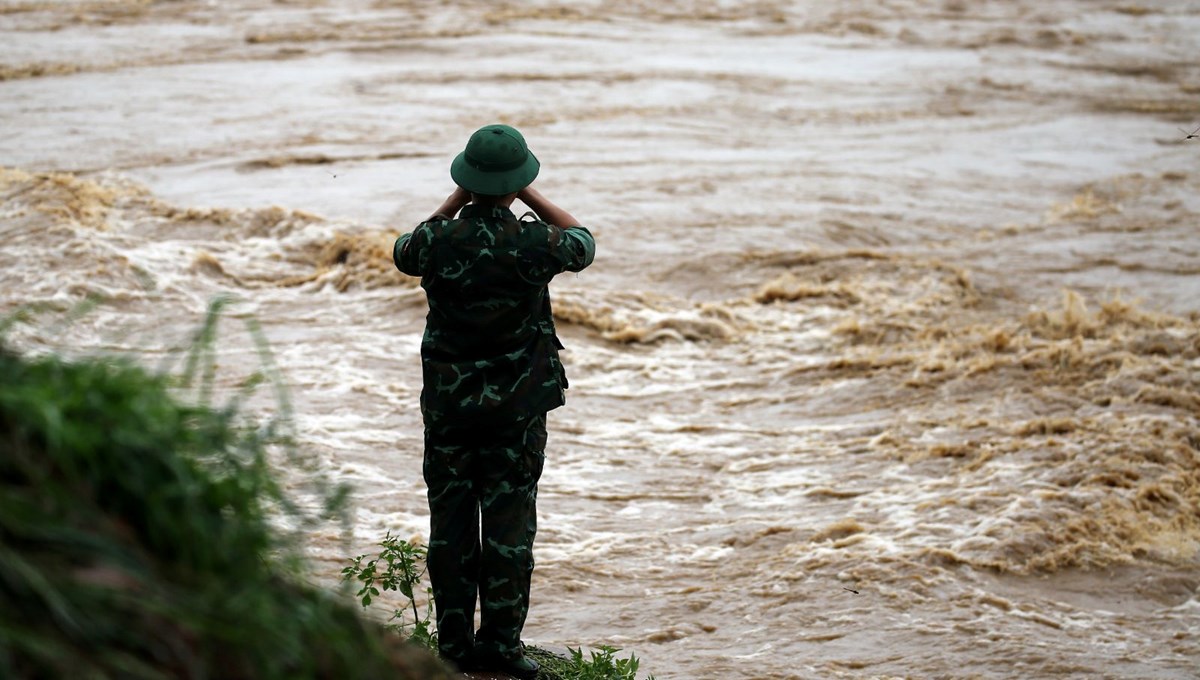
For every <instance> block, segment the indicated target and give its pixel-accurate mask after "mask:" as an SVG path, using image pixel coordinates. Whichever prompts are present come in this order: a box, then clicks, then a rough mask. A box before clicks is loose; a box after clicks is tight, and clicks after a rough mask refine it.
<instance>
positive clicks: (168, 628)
mask: <svg viewBox="0 0 1200 680" xmlns="http://www.w3.org/2000/svg"><path fill="white" fill-rule="evenodd" d="M224 304H225V303H224V302H221V303H220V304H214V307H213V309H212V310H210V314H209V316H208V318H207V319H206V321H205V327H206V328H210V329H212V330H211V331H205V330H203V329H202V331H201V332H200V333H199V334H198V335H197V338H198V342H195V343H193V345H192V346H191V347H190V348H188V352H189V353H190V354H195V353H197V352H201V353H202V352H205V351H208V350H205V349H204V347H205V346H208V347H209V348H210V349H211V348H212V346H213V343H215V338H216V334H215V328H216V318H217V316H218V315H219V314H220V312H221V309H222V307H223V306H224ZM14 318H15V317H10V318H8V319H3V320H0V333H2V332H3V329H4V328H7V327H8V326H11V325H12V324H13V323H15V322H14V321H13V319H14ZM248 328H251V331H252V332H253V328H252V327H251V325H250V324H248ZM260 349H261V348H260ZM214 366H215V353H209V354H207V355H205V354H201V355H200V358H199V359H197V360H196V361H195V362H189V363H188V370H186V371H185V372H184V375H183V377H182V378H172V377H169V376H168V375H166V374H152V373H148V372H146V371H145V370H143V369H141V368H140V367H138V366H136V365H134V364H133V363H131V362H129V361H121V360H108V359H86V360H79V361H67V360H64V359H62V358H59V357H56V356H44V357H40V358H26V357H21V356H19V355H17V354H16V353H14V352H12V351H10V350H8V349H5V348H4V346H3V344H2V343H0V677H3V678H89V679H97V680H103V679H107V678H146V679H150V678H180V677H188V678H205V677H207V678H223V679H229V680H240V679H246V680H249V679H250V678H255V679H266V680H269V679H276V678H278V679H280V680H282V679H284V678H287V679H292V678H338V679H342V678H375V677H391V678H449V677H450V676H449V675H448V673H447V672H446V671H445V670H444V669H443V668H441V667H440V666H439V665H438V664H437V663H436V662H435V661H434V660H433V659H432V658H430V657H428V655H424V654H414V653H413V651H412V650H411V649H409V648H408V647H406V646H401V645H399V644H398V642H397V641H395V639H394V637H393V636H388V635H385V634H383V633H382V631H381V630H380V629H378V628H377V627H374V626H372V625H370V624H367V623H365V622H364V621H363V620H362V619H361V618H360V617H359V616H357V615H356V613H355V612H354V611H353V610H352V609H350V608H349V607H346V606H344V605H343V604H341V603H340V602H339V601H337V599H336V598H334V597H332V596H331V595H329V594H326V593H324V592H322V591H320V590H318V589H316V588H312V587H310V586H307V585H305V584H304V583H303V582H301V581H299V580H297V579H295V578H294V577H293V576H291V575H295V574H303V573H304V571H303V563H302V560H301V559H300V556H299V551H298V550H297V543H296V540H295V538H296V536H297V535H298V532H299V531H301V530H302V529H303V528H304V527H306V526H309V525H311V524H312V523H314V522H318V521H324V519H325V518H328V517H335V516H337V515H338V513H339V511H340V508H342V507H344V502H345V499H346V492H345V489H343V488H340V487H337V486H336V485H333V484H330V483H328V482H327V481H323V480H317V481H315V482H313V483H312V484H310V485H309V486H310V487H311V489H312V490H313V493H315V494H317V495H318V500H319V501H320V502H318V503H316V504H315V505H316V507H319V508H320V510H319V511H318V512H316V513H311V512H305V511H302V510H301V509H300V507H301V506H300V505H299V504H298V503H296V502H295V501H294V500H293V499H292V498H289V496H288V494H287V493H285V490H284V488H283V487H282V485H281V484H279V482H278V481H277V480H276V478H275V477H274V475H273V473H272V461H273V460H280V459H281V460H283V461H284V462H285V463H286V464H288V465H289V466H293V465H294V466H295V467H293V470H294V472H295V473H296V474H301V475H303V473H304V472H305V470H308V469H310V467H305V466H309V465H310V462H309V461H307V460H306V459H305V458H304V457H303V456H301V455H300V454H299V453H298V452H295V451H294V450H293V449H294V444H293V443H292V437H291V426H290V421H289V418H288V416H289V415H290V413H289V412H287V409H286V404H283V405H282V406H283V407H284V408H281V411H282V412H283V413H282V416H281V417H277V418H274V419H272V420H269V421H268V422H266V423H257V422H254V421H251V420H248V419H246V418H245V417H243V416H241V415H239V410H238V406H239V404H240V402H241V401H242V400H243V399H244V398H245V397H246V396H248V395H249V393H250V392H249V390H251V389H252V387H243V389H242V390H241V391H239V393H238V394H237V395H235V397H234V398H232V399H231V400H230V401H229V402H227V403H226V404H224V405H223V406H219V407H214V406H212V402H213V400H214V396H215V394H216V390H214V388H213V386H214V385H215V379H216V374H215V368H213V367H214ZM273 372H274V369H273V367H272V365H271V364H270V363H269V362H266V363H264V370H262V371H261V375H262V376H264V378H263V379H262V380H255V381H247V382H259V383H260V382H263V381H271V382H273V384H276V385H277V386H278V385H280V384H281V383H280V382H279V381H278V379H277V376H273ZM188 388H195V389H198V391H199V395H198V396H199V402H200V403H198V404H195V405H190V404H188V403H184V402H182V401H181V400H180V399H179V398H178V393H179V390H180V389H188ZM276 454H278V455H276ZM289 486H290V485H289ZM305 505H306V506H311V505H313V503H311V502H306V504H305ZM284 524H286V525H287V526H289V527H292V530H291V531H289V532H285V531H281V530H280V529H279V526H280V525H284Z"/></svg>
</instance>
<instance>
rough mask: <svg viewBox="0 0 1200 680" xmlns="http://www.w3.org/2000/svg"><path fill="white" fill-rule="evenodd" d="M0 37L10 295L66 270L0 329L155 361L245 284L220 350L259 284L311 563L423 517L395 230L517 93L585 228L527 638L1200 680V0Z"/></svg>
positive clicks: (546, 165)
mask: <svg viewBox="0 0 1200 680" xmlns="http://www.w3.org/2000/svg"><path fill="white" fill-rule="evenodd" d="M0 36H2V41H3V46H2V47H0V243H2V245H0V282H3V284H4V285H3V287H2V289H0V312H2V313H10V312H12V311H15V310H17V309H18V308H21V307H22V306H25V305H34V306H36V307H38V308H40V309H43V310H49V312H48V313H47V312H44V313H43V315H42V316H41V317H39V318H43V319H47V321H45V322H41V323H32V324H28V325H23V326H19V327H16V328H14V329H13V330H11V331H10V333H9V337H10V340H11V342H13V343H14V344H16V345H18V346H21V347H24V348H28V349H30V350H35V351H40V350H59V351H65V352H69V353H95V352H104V353H118V354H123V355H131V356H134V357H135V358H137V360H139V361H144V362H145V363H146V364H147V365H149V366H155V365H157V364H158V363H159V362H161V360H162V358H163V357H164V356H166V355H167V354H168V353H169V350H170V348H173V347H176V346H178V345H179V344H180V343H181V342H184V341H186V339H187V337H188V334H189V333H190V332H191V331H192V329H194V328H195V326H196V324H197V323H198V322H199V319H200V318H201V317H202V315H203V313H204V310H205V308H206V306H207V305H208V304H209V302H210V301H211V300H212V299H214V298H215V297H216V296H218V295H221V294H227V293H231V294H233V295H235V296H236V297H237V299H238V300H239V301H238V302H237V303H236V304H234V305H233V307H232V308H231V309H232V317H231V318H229V319H227V320H226V323H224V324H223V326H222V328H223V330H222V333H223V335H222V341H221V345H220V353H219V360H220V363H221V366H220V368H221V371H222V372H221V375H222V376H223V377H222V378H221V380H223V381H225V383H224V384H226V385H228V386H229V387H231V388H233V387H236V384H237V381H238V380H239V379H240V378H239V376H241V377H244V376H245V375H247V374H248V373H250V372H253V371H254V370H256V367H257V366H259V365H260V362H261V360H262V359H261V357H260V355H259V354H258V351H257V349H256V346H255V343H254V340H253V336H252V335H251V334H250V333H247V332H245V330H244V326H243V325H242V324H241V321H239V319H241V318H252V319H255V320H257V322H258V323H259V324H260V325H261V327H262V329H263V333H264V336H265V337H266V339H267V340H268V342H269V343H270V346H271V349H272V352H273V357H274V362H275V364H276V365H277V366H278V368H279V370H280V372H281V374H282V375H283V377H284V380H285V382H286V383H287V385H288V387H289V393H290V395H291V401H292V403H293V406H294V409H295V412H296V419H297V424H298V428H299V434H300V441H301V446H302V447H303V448H304V450H306V451H308V452H310V453H311V455H313V456H314V457H315V458H316V459H317V460H318V461H319V462H320V464H321V466H322V468H323V469H324V470H326V471H327V473H328V474H329V475H331V476H333V477H334V478H336V479H337V480H339V481H344V482H349V483H350V484H352V485H353V487H354V488H355V495H354V498H355V506H354V514H353V522H352V526H351V527H350V534H349V535H348V536H346V535H343V534H342V533H341V532H340V531H339V529H338V528H337V527H328V528H323V529H320V530H316V531H314V532H313V533H312V535H311V536H310V537H309V540H308V543H309V551H310V553H311V555H312V557H313V561H314V565H315V568H316V571H317V578H319V579H322V580H323V582H325V583H328V584H329V585H331V586H332V585H333V584H334V583H336V581H337V575H338V571H339V570H340V568H341V567H342V566H344V564H345V558H346V557H347V556H348V555H351V554H359V553H362V552H366V551H367V550H369V549H370V547H371V545H372V544H373V543H375V542H376V541H377V540H379V539H380V538H382V537H383V535H384V533H385V532H387V531H391V532H392V533H393V534H398V535H400V536H403V537H405V538H408V537H412V538H416V539H422V538H423V537H424V536H425V535H426V532H427V522H428V516H427V510H426V507H425V498H424V486H423V483H422V482H421V476H420V470H421V425H420V414H419V412H418V408H417V397H418V394H419V392H420V371H419V361H418V356H417V352H418V347H419V342H420V334H421V331H422V328H423V323H424V313H425V306H424V296H423V293H422V291H421V289H420V288H419V287H418V286H417V282H416V281H414V280H412V279H409V278H408V277H405V276H404V275H401V274H399V273H398V272H396V271H395V269H394V268H393V267H392V265H391V261H390V252H391V251H390V249H391V243H392V241H393V240H394V238H395V237H396V235H397V234H399V233H401V232H403V231H406V230H408V229H411V227H412V226H413V225H415V224H416V223H417V222H418V221H420V220H421V219H423V218H424V217H425V216H426V215H428V214H429V213H430V212H431V211H432V210H433V209H434V208H436V207H437V205H438V204H439V203H440V202H441V200H442V198H444V197H445V195H446V194H448V193H449V192H450V190H451V189H452V188H453V187H452V185H451V184H450V179H449V175H448V169H449V162H450V159H451V158H452V157H453V156H454V155H455V154H456V153H458V151H460V150H461V147H462V145H463V144H464V143H465V141H466V138H467V136H468V135H469V134H470V132H471V131H473V130H474V129H476V128H477V127H480V126H482V125H485V124H488V123H492V122H504V123H508V124H511V125H515V126H517V127H519V128H520V129H521V130H522V131H523V132H524V133H525V135H526V137H527V139H528V140H529V143H530V146H531V148H532V149H533V150H534V152H535V153H536V154H537V155H538V157H539V158H540V159H541V160H542V168H543V169H542V174H541V176H540V177H539V179H538V181H537V186H538V187H539V188H540V190H541V191H542V193H543V194H545V195H546V196H548V197H549V198H551V199H552V200H554V201H556V202H557V203H559V204H560V205H562V206H563V207H564V208H566V209H567V210H569V211H570V212H572V213H573V214H574V215H575V216H576V217H578V218H580V219H581V220H582V221H583V222H584V224H585V225H587V226H589V227H590V228H591V229H592V231H593V233H594V234H595V235H596V240H597V258H596V261H595V264H594V265H593V266H592V267H590V268H589V269H587V270H585V271H584V272H582V273H580V274H579V275H574V274H566V275H563V276H561V277H560V278H559V279H558V280H556V281H555V282H554V283H553V284H552V287H551V289H552V295H553V297H554V303H555V316H556V319H557V323H558V326H559V334H560V336H561V337H562V339H563V341H564V343H565V344H566V345H567V351H566V352H564V361H565V363H566V365H567V371H568V375H569V377H570V380H571V389H570V390H569V392H568V404H567V406H566V407H565V408H563V409H560V410H557V411H555V412H553V413H552V414H551V415H550V419H549V429H550V445H549V448H548V451H547V465H546V471H545V475H544V477H543V482H542V485H541V488H540V492H539V509H540V522H539V536H538V543H537V546H536V559H537V565H538V566H537V570H536V572H535V575H534V586H533V589H534V595H533V606H532V609H531V612H530V618H529V624H528V626H527V628H526V638H527V641H530V642H534V643H540V644H545V645H551V646H558V647H562V646H568V645H569V646H572V647H574V646H577V645H583V646H597V645H601V644H611V645H614V646H617V647H621V648H623V649H624V650H625V652H626V653H628V652H632V653H635V654H637V655H638V657H639V658H641V659H642V668H643V671H648V672H652V673H654V675H655V676H656V677H658V678H659V679H660V680H662V679H669V678H680V679H692V678H722V679H724V678H747V679H748V678H893V677H894V678H971V677H979V678H1032V677H1038V678H1076V677H1078V678H1094V677H1127V678H1190V677H1195V674H1196V672H1197V671H1196V668H1197V667H1200V642H1198V639H1200V600H1198V599H1197V588H1198V587H1200V563H1198V554H1200V553H1198V550H1200V305H1198V303H1197V301H1198V300H1200V277H1198V275H1200V230H1198V224H1200V222H1198V220H1197V217H1198V216H1200V139H1187V135H1188V133H1189V132H1190V131H1191V130H1193V129H1194V128H1196V127H1197V126H1200V60H1198V59H1197V54H1198V53H1200V38H1198V37H1197V36H1200V6H1198V5H1196V4H1195V3H1187V2H1166V1H1162V2H1145V3H1121V2H1090V1H1084V0H1053V1H1049V2H1034V1H1033V0H1013V1H1012V2H966V1H962V0H944V1H929V2H926V1H923V0H896V1H894V2H893V1H889V2H867V1H865V0H862V1H859V0H848V1H846V2H837V3H822V2H799V1H797V2H783V1H779V0H763V1H761V2H732V1H730V2H720V1H717V0H683V1H680V2H666V3H651V2H644V1H641V0H617V1H614V2H554V1H550V0H546V1H535V2H483V1H482V0H479V1H468V2H447V3H433V2H418V1H409V2H401V1H389V0H375V1H369V0H353V1H352V0H296V1H288V2H285V1H282V0H280V1H276V2H269V1H267V0H229V1H222V2H201V1H197V0H177V1H171V2H167V1H163V2H150V1H131V0H126V1H120V0H112V1H104V0H93V1H87V0H83V1H76V0H65V1H59V2H43V1H37V0H30V1H23V0H15V1H14V0H5V1H3V2H0ZM518 212H520V209H518ZM89 295H98V296H102V297H103V298H104V299H105V300H106V302H105V303H104V304H102V305H100V306H99V307H97V308H96V309H94V310H91V311H90V312H88V313H86V314H83V315H81V316H80V318H78V319H76V320H73V321H71V322H69V323H60V322H56V321H54V319H57V318H58V317H60V316H61V313H62V312H64V311H66V310H70V309H72V308H73V307H74V306H76V305H77V304H78V303H79V302H80V301H81V300H84V299H86V298H87V297H88V296H89ZM275 404H276V402H274V401H272V400H271V399H269V398H266V397H264V398H262V399H260V400H258V401H256V402H253V403H252V404H251V408H252V409H258V410H261V411H262V412H263V413H270V412H271V410H272V409H273V408H274V407H275V406H274V405H275Z"/></svg>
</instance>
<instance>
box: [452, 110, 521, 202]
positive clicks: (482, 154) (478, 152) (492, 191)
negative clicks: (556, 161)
mask: <svg viewBox="0 0 1200 680" xmlns="http://www.w3.org/2000/svg"><path fill="white" fill-rule="evenodd" d="M541 167H542V165H541V163H539V162H538V159H537V158H536V157H534V155H533V152H531V151H530V150H529V146H527V145H526V144H525V138H524V137H522V136H521V133H520V132H517V131H516V129H514V128H511V127H509V126H507V125H488V126H485V127H482V128H479V129H478V130H476V131H475V134H473V135H471V139H470V140H469V141H467V148H466V150H465V151H463V152H462V153H460V154H458V157H457V158H455V159H454V162H453V163H451V164H450V177H451V178H453V179H454V183H455V184H457V185H458V186H460V187H462V188H464V189H466V190H467V191H470V192H471V193H473V194H481V195H484V196H505V195H507V194H512V193H516V192H518V191H520V190H521V189H524V188H525V187H527V186H529V185H530V184H532V183H533V180H534V178H535V177H537V174H538V170H540V169H541Z"/></svg>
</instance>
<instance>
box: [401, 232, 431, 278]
mask: <svg viewBox="0 0 1200 680" xmlns="http://www.w3.org/2000/svg"><path fill="white" fill-rule="evenodd" d="M428 224H429V223H428V222H423V223H421V224H420V225H419V226H418V227H417V228H416V229H414V230H413V231H412V232H410V233H407V234H402V235H401V236H400V238H398V239H396V244H395V245H394V246H392V262H394V263H395V264H396V269H399V270H400V271H402V272H404V273H405V274H408V275H409V276H423V275H424V271H425V265H426V263H427V262H428V261H429V243H430V241H431V238H432V234H431V233H430V231H429V226H428Z"/></svg>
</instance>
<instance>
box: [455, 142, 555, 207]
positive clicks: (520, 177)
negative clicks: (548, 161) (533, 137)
mask: <svg viewBox="0 0 1200 680" xmlns="http://www.w3.org/2000/svg"><path fill="white" fill-rule="evenodd" d="M466 156H467V154H466V152H465V151H464V152H463V153H460V154H458V156H457V157H456V158H455V159H454V162H453V163H451V164H450V178H451V179H453V180H454V183H455V184H457V185H458V186H460V187H462V188H464V189H466V190H467V191H469V192H471V193H473V194H480V195H482V196H507V195H508V194H515V193H517V192H518V191H520V190H521V189H524V188H525V187H527V186H529V185H530V184H533V180H534V179H536V178H537V176H538V171H539V170H541V169H542V164H541V163H540V162H538V159H537V157H536V156H534V155H533V152H532V151H529V152H527V155H526V158H525V162H524V163H522V164H521V165H520V166H519V167H517V168H514V169H512V170H505V171H503V172H484V171H482V170H479V169H477V168H474V167H472V166H471V164H470V163H468V162H467V158H466Z"/></svg>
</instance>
